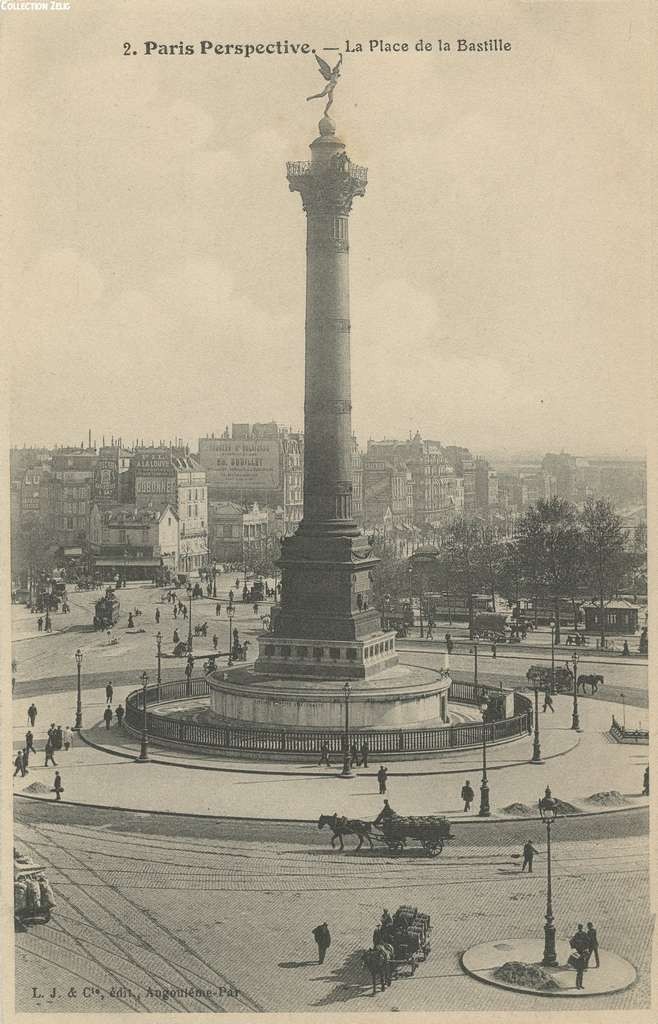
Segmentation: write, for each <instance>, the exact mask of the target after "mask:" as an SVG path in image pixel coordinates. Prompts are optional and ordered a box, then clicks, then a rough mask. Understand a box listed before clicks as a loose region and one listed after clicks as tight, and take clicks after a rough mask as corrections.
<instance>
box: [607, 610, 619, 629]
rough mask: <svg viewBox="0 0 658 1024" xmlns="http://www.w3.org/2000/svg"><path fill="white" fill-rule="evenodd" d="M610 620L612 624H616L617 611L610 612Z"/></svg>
mask: <svg viewBox="0 0 658 1024" xmlns="http://www.w3.org/2000/svg"><path fill="white" fill-rule="evenodd" d="M608 622H609V623H610V625H611V626H614V625H616V622H617V613H616V612H608Z"/></svg>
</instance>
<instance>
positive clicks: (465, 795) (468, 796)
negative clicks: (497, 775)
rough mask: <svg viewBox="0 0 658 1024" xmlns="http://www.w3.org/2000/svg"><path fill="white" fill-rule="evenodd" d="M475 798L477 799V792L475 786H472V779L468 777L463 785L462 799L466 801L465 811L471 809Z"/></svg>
mask: <svg viewBox="0 0 658 1024" xmlns="http://www.w3.org/2000/svg"><path fill="white" fill-rule="evenodd" d="M474 799H475V793H474V791H473V787H472V786H471V783H470V780H469V779H466V782H465V783H464V785H463V786H462V800H463V801H464V811H465V812H466V811H470V809H471V804H472V803H473V800H474Z"/></svg>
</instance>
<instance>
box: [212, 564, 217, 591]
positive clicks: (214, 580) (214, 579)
mask: <svg viewBox="0 0 658 1024" xmlns="http://www.w3.org/2000/svg"><path fill="white" fill-rule="evenodd" d="M212 596H213V597H217V563H216V562H213V565H212Z"/></svg>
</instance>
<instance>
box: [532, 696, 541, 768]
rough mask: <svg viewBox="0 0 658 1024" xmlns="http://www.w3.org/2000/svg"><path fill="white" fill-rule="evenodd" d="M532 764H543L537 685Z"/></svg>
mask: <svg viewBox="0 0 658 1024" xmlns="http://www.w3.org/2000/svg"><path fill="white" fill-rule="evenodd" d="M530 760H531V764H543V763H544V762H543V761H542V758H541V747H540V745H539V688H538V686H537V683H535V738H534V741H533V744H532V758H531V759H530Z"/></svg>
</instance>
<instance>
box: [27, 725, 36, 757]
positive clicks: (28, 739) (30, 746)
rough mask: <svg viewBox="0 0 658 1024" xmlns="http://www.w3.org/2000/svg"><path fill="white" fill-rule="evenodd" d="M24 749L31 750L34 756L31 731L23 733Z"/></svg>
mask: <svg viewBox="0 0 658 1024" xmlns="http://www.w3.org/2000/svg"><path fill="white" fill-rule="evenodd" d="M25 749H26V750H31V751H32V753H33V754H36V750H35V749H34V736H33V735H32V730H31V729H28V730H27V732H26V733H25Z"/></svg>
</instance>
